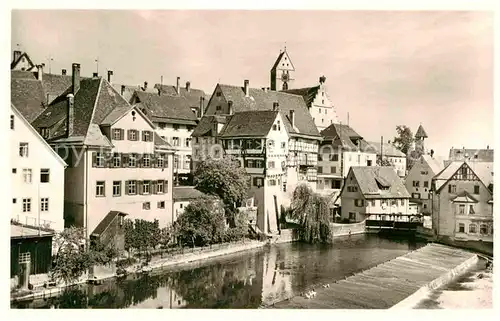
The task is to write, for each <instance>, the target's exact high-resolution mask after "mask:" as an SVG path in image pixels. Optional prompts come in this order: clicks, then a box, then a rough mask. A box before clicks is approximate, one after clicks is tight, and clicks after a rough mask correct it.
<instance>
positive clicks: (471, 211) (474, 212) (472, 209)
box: [469, 205, 476, 214]
mask: <svg viewBox="0 0 500 321" xmlns="http://www.w3.org/2000/svg"><path fill="white" fill-rule="evenodd" d="M469 214H476V211H474V205H469Z"/></svg>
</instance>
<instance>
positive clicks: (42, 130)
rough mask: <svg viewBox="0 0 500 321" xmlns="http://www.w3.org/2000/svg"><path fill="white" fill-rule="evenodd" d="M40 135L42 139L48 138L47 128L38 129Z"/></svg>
mask: <svg viewBox="0 0 500 321" xmlns="http://www.w3.org/2000/svg"><path fill="white" fill-rule="evenodd" d="M40 135H42V137H43V138H49V136H50V129H49V128H47V127H42V128H40Z"/></svg>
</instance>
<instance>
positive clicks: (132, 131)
mask: <svg viewBox="0 0 500 321" xmlns="http://www.w3.org/2000/svg"><path fill="white" fill-rule="evenodd" d="M127 132H128V140H132V141H136V140H137V136H138V135H137V134H138V132H137V130H135V129H129V130H128V131H127Z"/></svg>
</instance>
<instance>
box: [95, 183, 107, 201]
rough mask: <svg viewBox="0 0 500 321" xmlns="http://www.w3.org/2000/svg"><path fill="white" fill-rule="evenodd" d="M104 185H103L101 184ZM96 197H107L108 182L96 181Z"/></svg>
mask: <svg viewBox="0 0 500 321" xmlns="http://www.w3.org/2000/svg"><path fill="white" fill-rule="evenodd" d="M100 183H102V184H100ZM95 196H96V197H105V196H106V181H96V182H95Z"/></svg>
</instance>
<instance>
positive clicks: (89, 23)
mask: <svg viewBox="0 0 500 321" xmlns="http://www.w3.org/2000/svg"><path fill="white" fill-rule="evenodd" d="M285 43H286V47H287V51H288V52H289V54H290V57H291V60H292V61H293V63H294V66H295V68H296V72H295V76H294V78H295V79H296V80H295V84H294V85H293V87H295V88H297V87H305V86H314V85H316V84H317V82H318V78H319V77H320V76H321V75H325V76H326V79H327V80H326V85H327V88H328V92H329V95H330V97H331V98H332V100H333V101H334V103H335V105H336V107H337V112H338V115H339V117H340V119H341V120H342V122H343V123H345V122H346V121H347V113H348V112H349V116H350V117H349V118H350V125H351V126H352V127H353V128H354V129H355V130H356V131H357V132H359V133H360V134H361V135H362V136H364V137H365V138H366V139H368V140H374V141H379V140H380V136H384V140H389V139H391V140H392V139H393V137H394V135H395V134H396V131H395V127H396V125H403V124H404V125H408V126H409V127H410V128H411V129H412V131H413V132H415V131H416V129H417V127H418V125H419V124H420V123H422V125H423V126H424V128H425V130H426V131H427V134H428V135H429V138H428V140H427V143H426V146H427V147H429V148H434V150H435V151H436V153H437V154H438V155H447V154H448V150H449V148H450V147H452V146H453V147H463V146H465V147H466V148H486V146H487V145H489V146H490V147H493V137H494V134H493V14H492V13H488V12H464V11H462V12H459V11H456V12H453V11H448V12H446V11H440V12H438V11H434V12H432V11H420V12H419V11H407V12H404V11H393V12H390V11H102V10H99V11H98V10H96V11H48V10H45V11H13V12H12V39H11V44H12V48H13V49H15V48H20V50H23V51H27V52H28V53H29V54H30V56H31V57H32V59H33V60H35V61H36V62H40V63H41V62H45V63H46V65H48V58H49V57H53V61H52V62H51V69H52V72H57V73H60V70H61V69H62V68H66V69H68V70H70V69H71V63H72V62H79V63H81V65H82V74H84V75H89V76H90V75H92V72H95V71H96V63H95V59H96V58H97V57H98V58H99V73H100V74H104V73H105V70H106V69H112V70H113V71H114V75H115V76H114V81H115V82H116V83H122V84H129V85H138V84H140V83H143V82H144V81H148V82H149V83H150V84H153V83H157V82H160V77H161V76H162V75H163V79H164V83H165V84H168V83H170V84H174V83H175V79H176V77H177V76H180V77H181V81H182V82H185V81H186V80H189V81H191V85H192V86H193V87H194V88H201V89H203V90H205V91H206V92H207V93H210V94H211V93H212V92H213V89H214V88H215V85H216V83H217V82H221V83H225V84H234V85H239V84H241V85H242V84H243V80H244V79H249V80H250V86H251V87H264V86H269V70H270V68H271V66H272V65H273V63H274V61H275V59H276V57H277V55H278V54H279V51H280V49H282V48H283V47H284V46H285Z"/></svg>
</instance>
